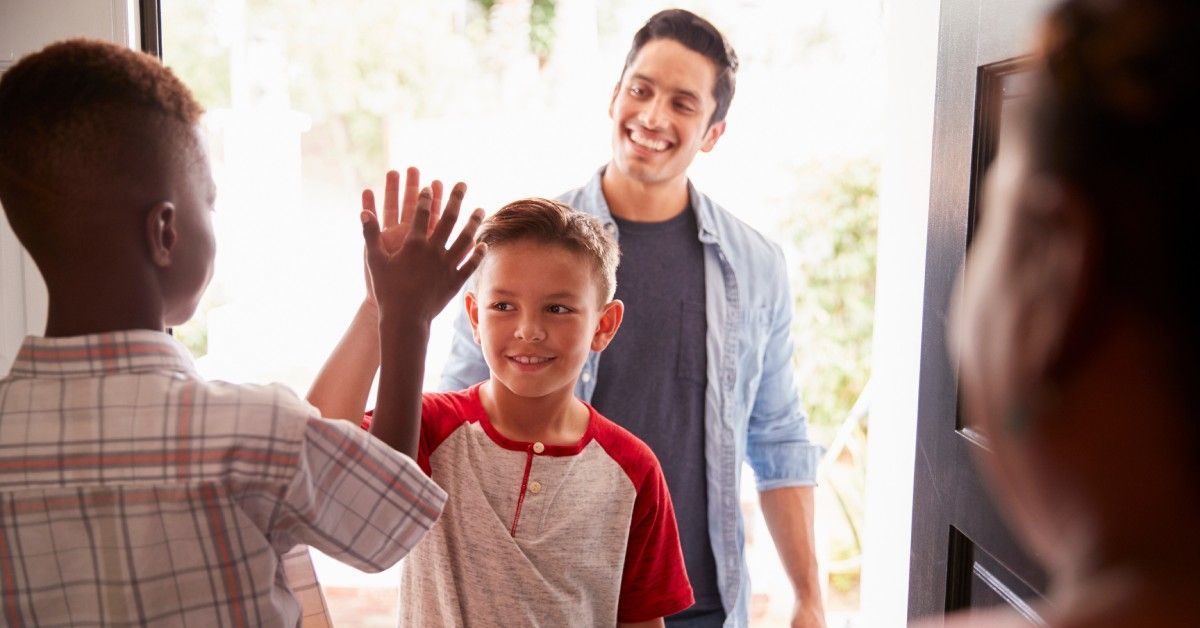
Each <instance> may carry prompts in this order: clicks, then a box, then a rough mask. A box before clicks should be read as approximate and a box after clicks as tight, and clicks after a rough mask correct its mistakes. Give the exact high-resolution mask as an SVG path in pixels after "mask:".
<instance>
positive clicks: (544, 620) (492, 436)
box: [363, 384, 693, 626]
mask: <svg viewBox="0 0 1200 628" xmlns="http://www.w3.org/2000/svg"><path fill="white" fill-rule="evenodd" d="M479 386H480V384H477V385H475V386H472V387H471V388H469V389H467V390H465V391H461V392H454V393H426V394H425V395H424V398H423V403H422V411H421V439H420V446H419V451H418V456H417V462H418V464H419V465H420V466H421V468H422V469H424V471H425V472H426V473H428V474H429V476H430V477H431V478H433V480H434V481H436V482H437V483H438V484H439V485H440V486H441V487H442V488H443V489H445V490H446V492H447V493H448V495H449V497H448V499H447V502H446V507H445V510H444V511H443V513H442V517H441V519H439V520H438V522H437V523H436V524H434V527H433V529H431V530H430V532H429V534H428V535H426V537H425V539H424V540H422V541H421V543H419V544H418V545H417V547H416V548H414V549H413V551H412V553H411V554H410V555H409V556H408V558H407V559H406V560H405V566H404V575H403V578H402V582H401V587H400V589H401V600H400V617H401V622H402V624H403V625H411V626H430V625H444V626H451V625H455V626H481V625H482V626H537V625H541V626H568V625H570V626H614V625H616V624H617V622H618V621H620V622H637V621H645V620H648V619H654V618H657V617H664V616H666V615H670V614H672V613H675V612H678V611H681V610H683V609H685V608H687V607H689V606H691V604H692V601H693V599H692V588H691V585H690V584H689V582H688V578H687V573H686V570H685V569H684V563H683V554H682V552H681V550H680V546H679V533H678V529H677V527H676V523H675V513H674V510H673V508H672V506H671V496H670V493H669V492H668V491H667V486H666V482H665V481H664V479H663V474H662V470H661V469H660V468H659V464H658V460H657V459H656V458H655V457H654V454H653V453H652V452H651V451H650V449H649V447H647V446H646V445H645V444H644V443H643V442H642V441H640V440H638V439H637V437H635V436H633V435H632V434H630V433H629V432H627V431H626V430H625V429H623V428H621V427H620V426H618V425H616V424H615V423H613V422H612V421H609V420H608V419H606V418H604V417H603V416H601V415H600V414H599V413H598V412H596V411H595V410H594V409H592V408H591V407H590V406H589V407H588V410H589V413H590V414H589V420H588V426H587V430H586V432H585V433H584V435H583V438H581V439H580V440H579V442H577V443H575V444H573V445H546V444H543V443H540V442H520V441H514V440H511V439H509V438H506V437H505V436H504V435H503V434H501V433H500V432H499V431H497V430H496V428H495V427H494V426H493V425H492V424H491V422H490V421H489V420H488V416H487V413H486V412H485V411H484V408H483V405H482V404H481V403H480V401H479ZM369 422H370V417H369V416H368V417H367V418H366V419H365V420H364V422H363V423H364V426H369Z"/></svg>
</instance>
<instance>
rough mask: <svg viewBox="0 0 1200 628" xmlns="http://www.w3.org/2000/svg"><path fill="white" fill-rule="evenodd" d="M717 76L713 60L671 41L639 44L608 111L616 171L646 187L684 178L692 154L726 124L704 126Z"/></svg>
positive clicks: (709, 147)
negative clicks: (611, 125) (611, 126)
mask: <svg viewBox="0 0 1200 628" xmlns="http://www.w3.org/2000/svg"><path fill="white" fill-rule="evenodd" d="M716 78H717V68H716V65H715V64H713V62H712V61H710V60H709V59H708V58H706V57H704V56H703V55H701V54H700V53H698V52H695V51H693V50H689V49H688V48H687V47H685V46H684V45H683V44H681V43H679V42H677V41H675V40H673V39H655V40H651V41H649V42H647V43H646V45H644V46H642V49H641V50H639V51H638V53H637V56H636V57H635V58H634V60H633V63H631V64H629V67H628V68H626V70H625V74H624V75H623V76H622V77H621V82H620V84H618V85H617V87H616V89H615V91H614V92H613V99H612V103H611V104H610V105H609V108H608V114H609V117H610V118H612V121H613V137H612V143H613V146H612V149H613V160H612V163H613V165H614V166H615V167H616V169H617V172H618V173H619V174H621V175H623V176H625V177H628V178H630V179H633V180H635V181H638V182H640V183H644V184H655V183H665V182H670V181H674V180H677V179H680V178H683V177H686V176H687V169H688V166H690V165H691V163H692V159H693V158H694V157H695V156H696V152H697V151H706V152H707V151H709V150H712V148H713V146H715V145H716V143H717V139H718V138H719V137H720V136H721V133H723V132H724V131H725V122H724V121H721V122H717V123H715V124H713V125H712V126H709V124H708V121H709V119H710V118H711V117H712V114H713V111H714V110H715V109H716V107H717V103H716V100H714V99H713V86H714V84H715V82H716Z"/></svg>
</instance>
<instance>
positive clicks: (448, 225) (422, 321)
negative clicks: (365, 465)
mask: <svg viewBox="0 0 1200 628" xmlns="http://www.w3.org/2000/svg"><path fill="white" fill-rule="evenodd" d="M465 193H466V186H465V185H463V184H461V183H460V184H458V185H456V186H454V190H453V191H452V192H451V193H450V201H449V203H447V205H446V210H445V212H443V214H442V216H441V219H440V220H438V221H437V223H436V226H434V228H433V230H432V231H430V229H429V224H430V223H431V222H432V221H431V220H430V207H431V205H432V203H433V195H432V192H431V191H430V190H429V189H428V188H426V189H424V190H422V191H421V194H420V199H419V200H418V202H417V209H416V213H415V215H414V216H413V221H412V226H411V228H410V229H409V230H408V233H407V235H406V236H405V238H404V242H403V243H402V244H401V245H400V248H399V250H397V251H396V252H395V253H389V252H388V250H387V248H386V246H385V244H384V241H383V237H382V234H381V232H380V224H379V221H378V218H377V217H376V215H375V211H374V210H375V208H374V203H368V202H367V198H366V197H364V203H363V205H364V207H363V212H362V214H361V217H362V222H363V239H364V241H365V244H366V257H367V266H368V268H369V269H370V273H371V284H372V286H373V288H374V290H375V297H376V300H377V301H378V303H379V340H380V349H381V350H380V365H379V391H378V394H377V398H376V404H375V416H374V419H373V420H372V422H371V434H373V435H375V436H376V437H378V438H379V439H380V440H382V441H383V442H385V443H387V444H388V445H389V446H391V447H392V448H393V449H396V450H397V451H400V452H402V453H406V454H408V455H409V456H410V457H414V458H415V457H416V455H417V438H418V436H419V435H420V421H421V387H422V384H423V381H424V374H425V351H426V348H427V346H428V343H429V326H430V324H431V323H432V321H433V318H434V317H435V316H437V315H438V313H439V312H441V311H442V309H444V308H445V307H446V303H447V302H449V301H450V299H451V298H452V297H454V295H455V294H456V293H457V292H458V289H459V288H461V287H462V285H463V283H465V282H466V280H467V277H470V276H471V273H473V272H474V271H475V268H476V267H477V266H478V265H479V262H480V261H481V260H482V258H483V246H482V245H476V244H475V231H476V230H477V229H478V228H479V223H480V222H481V221H482V220H483V211H482V210H475V211H474V212H472V214H471V217H470V219H468V220H467V223H466V225H464V226H463V229H462V232H461V233H459V236H458V238H457V239H455V241H454V243H453V244H451V245H450V246H449V248H447V247H446V243H447V241H448V240H449V238H450V233H451V231H453V230H454V223H455V221H456V220H457V219H458V210H459V206H460V205H461V203H462V197H463V195H464V194H465Z"/></svg>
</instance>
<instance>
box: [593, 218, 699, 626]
mask: <svg viewBox="0 0 1200 628" xmlns="http://www.w3.org/2000/svg"><path fill="white" fill-rule="evenodd" d="M613 219H614V220H615V221H616V223H617V228H618V229H619V233H620V241H621V265H620V266H619V267H618V268H617V297H616V298H618V299H620V300H622V301H624V302H625V320H624V322H623V323H622V324H621V329H620V331H618V332H617V335H616V336H615V337H614V338H613V342H612V344H610V345H609V346H608V348H607V349H605V350H604V352H603V353H602V354H600V363H599V368H598V370H597V373H596V390H595V392H594V393H593V395H592V405H593V406H595V408H596V409H597V410H599V411H600V413H601V414H603V415H604V416H606V417H608V418H610V419H611V420H613V421H615V422H616V423H618V424H620V425H621V426H623V427H625V428H626V429H628V430H629V431H631V432H633V433H634V434H635V435H636V436H637V437H638V438H640V439H642V440H643V441H645V442H646V444H647V445H649V446H650V449H652V450H653V451H654V453H655V454H656V455H657V456H658V460H659V462H660V463H661V464H662V469H663V474H664V475H665V476H666V480H667V487H668V488H669V489H670V491H671V501H672V503H673V504H674V506H675V519H676V521H678V522H679V540H680V542H681V544H682V545H683V558H684V562H685V563H686V565H687V573H688V578H689V579H690V580H691V582H692V589H693V590H694V592H695V596H696V606H694V607H693V608H696V609H702V608H711V609H719V608H721V595H720V590H719V589H718V588H717V568H716V561H715V559H714V558H713V552H712V543H711V542H710V541H709V536H708V483H707V481H706V478H705V469H706V467H705V457H704V441H705V438H704V395H705V367H706V362H707V360H706V357H705V335H706V333H707V320H706V317H705V308H704V249H703V245H702V244H701V243H700V240H699V239H698V237H697V230H698V228H697V225H696V213H695V212H694V211H693V210H692V208H691V207H688V208H687V209H685V210H684V211H683V212H682V213H681V214H679V215H678V216H676V217H675V218H672V219H670V220H667V221H665V222H654V223H646V222H631V221H628V220H621V219H619V218H616V217H615V216H614V217H613Z"/></svg>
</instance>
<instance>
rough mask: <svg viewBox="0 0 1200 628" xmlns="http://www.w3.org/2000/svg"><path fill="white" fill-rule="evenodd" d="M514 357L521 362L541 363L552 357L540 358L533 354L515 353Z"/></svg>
mask: <svg viewBox="0 0 1200 628" xmlns="http://www.w3.org/2000/svg"><path fill="white" fill-rule="evenodd" d="M512 359H513V360H515V361H517V362H519V363H521V364H541V363H543V362H549V361H550V358H539V357H535V356H531V355H514V356H513V358H512Z"/></svg>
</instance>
